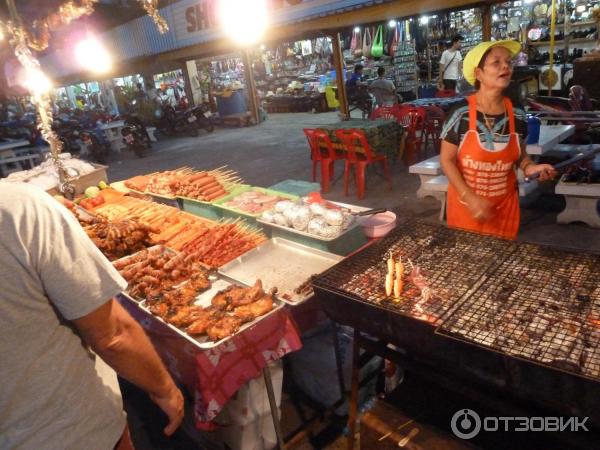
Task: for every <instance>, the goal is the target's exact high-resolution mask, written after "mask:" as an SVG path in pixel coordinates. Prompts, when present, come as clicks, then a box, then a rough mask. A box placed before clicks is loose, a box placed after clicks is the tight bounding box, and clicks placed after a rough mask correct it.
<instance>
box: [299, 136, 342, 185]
mask: <svg viewBox="0 0 600 450" xmlns="http://www.w3.org/2000/svg"><path fill="white" fill-rule="evenodd" d="M304 134H305V135H306V138H307V140H308V145H309V146H310V155H311V159H312V178H313V181H316V180H317V164H319V163H321V190H322V191H323V192H329V183H330V180H331V179H333V175H334V170H335V167H334V163H335V161H337V160H340V159H344V158H345V155H344V154H343V152H336V150H335V149H334V148H333V143H332V142H331V139H330V138H329V135H328V134H327V133H326V132H325V131H323V130H315V129H311V128H304Z"/></svg>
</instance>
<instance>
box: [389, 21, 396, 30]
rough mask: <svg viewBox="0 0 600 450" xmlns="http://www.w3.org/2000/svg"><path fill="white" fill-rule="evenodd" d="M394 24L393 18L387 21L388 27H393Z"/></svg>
mask: <svg viewBox="0 0 600 450" xmlns="http://www.w3.org/2000/svg"><path fill="white" fill-rule="evenodd" d="M395 26H396V21H395V20H394V19H392V20H390V21H389V22H388V27H390V28H394V27H395Z"/></svg>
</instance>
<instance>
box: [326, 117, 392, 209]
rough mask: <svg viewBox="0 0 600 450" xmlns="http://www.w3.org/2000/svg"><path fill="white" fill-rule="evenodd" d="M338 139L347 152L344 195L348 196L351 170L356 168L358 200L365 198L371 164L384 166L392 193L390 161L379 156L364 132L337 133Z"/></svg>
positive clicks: (355, 177)
mask: <svg viewBox="0 0 600 450" xmlns="http://www.w3.org/2000/svg"><path fill="white" fill-rule="evenodd" d="M335 134H336V136H337V138H338V139H339V140H340V141H342V143H343V144H344V149H345V150H346V163H345V167H344V194H345V195H348V181H349V178H350V169H351V167H354V180H355V182H356V187H357V191H358V192H357V195H358V198H363V197H364V196H365V169H366V168H367V166H368V165H369V164H373V163H376V162H380V163H381V164H382V165H383V172H384V174H385V177H386V179H387V182H388V186H389V189H390V191H391V190H392V177H391V174H390V168H389V165H388V159H387V157H386V156H385V155H377V154H375V153H374V152H373V149H372V148H371V146H370V145H369V142H368V141H367V136H366V135H365V133H364V131H362V130H355V129H352V128H350V129H345V130H337V131H336V132H335Z"/></svg>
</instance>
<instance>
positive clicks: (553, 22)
mask: <svg viewBox="0 0 600 450" xmlns="http://www.w3.org/2000/svg"><path fill="white" fill-rule="evenodd" d="M555 29H556V0H552V16H551V19H550V61H549V65H548V96H550V97H551V96H552V83H551V81H552V78H551V76H552V74H554V70H553V67H554V30H555Z"/></svg>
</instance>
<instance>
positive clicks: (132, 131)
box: [121, 115, 151, 158]
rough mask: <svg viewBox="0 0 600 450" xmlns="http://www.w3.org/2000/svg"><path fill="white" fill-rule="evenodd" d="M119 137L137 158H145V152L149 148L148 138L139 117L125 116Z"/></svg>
mask: <svg viewBox="0 0 600 450" xmlns="http://www.w3.org/2000/svg"><path fill="white" fill-rule="evenodd" d="M121 135H122V136H123V142H124V143H125V144H126V145H127V148H128V149H129V150H132V151H133V152H134V153H135V154H136V155H137V156H138V157H139V158H143V157H144V156H146V151H147V150H148V149H149V148H150V146H151V144H150V136H148V133H147V132H146V127H145V126H144V124H143V123H142V121H141V120H140V119H139V117H137V116H135V115H131V116H126V117H125V126H124V127H123V128H121Z"/></svg>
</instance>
